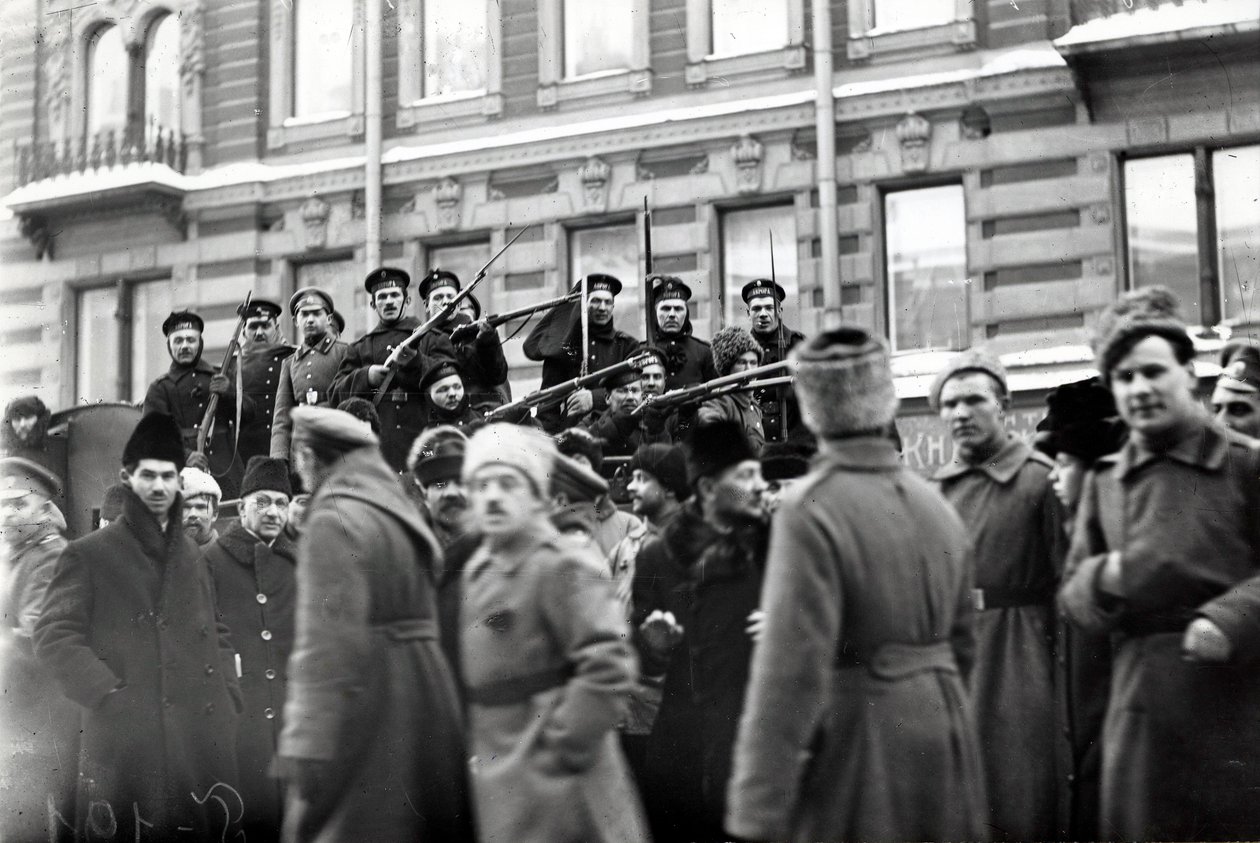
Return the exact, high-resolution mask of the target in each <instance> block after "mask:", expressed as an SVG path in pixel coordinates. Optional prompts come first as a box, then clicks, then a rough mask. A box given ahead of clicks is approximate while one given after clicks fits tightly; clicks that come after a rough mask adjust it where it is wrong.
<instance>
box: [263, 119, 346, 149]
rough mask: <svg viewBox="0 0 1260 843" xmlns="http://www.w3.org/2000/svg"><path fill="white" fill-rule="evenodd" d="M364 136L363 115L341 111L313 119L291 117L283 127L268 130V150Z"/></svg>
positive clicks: (273, 127)
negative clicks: (331, 139)
mask: <svg viewBox="0 0 1260 843" xmlns="http://www.w3.org/2000/svg"><path fill="white" fill-rule="evenodd" d="M362 134H363V115H362V114H351V113H349V112H345V111H340V112H334V113H331V114H325V115H314V116H312V117H290V118H288V119H286V120H285V121H284V123H283V124H282V125H279V126H272V127H271V128H270V129H268V130H267V148H268V149H284V148H285V147H287V146H290V145H292V144H299V143H308V142H311V141H321V140H328V139H330V138H352V137H356V136H358V135H362Z"/></svg>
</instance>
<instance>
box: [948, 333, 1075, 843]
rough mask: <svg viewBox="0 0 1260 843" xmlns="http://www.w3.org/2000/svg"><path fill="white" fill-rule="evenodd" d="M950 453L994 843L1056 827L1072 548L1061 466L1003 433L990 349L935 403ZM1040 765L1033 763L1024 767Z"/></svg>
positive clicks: (1001, 396) (955, 368)
mask: <svg viewBox="0 0 1260 843" xmlns="http://www.w3.org/2000/svg"><path fill="white" fill-rule="evenodd" d="M929 400H930V402H931V405H932V407H933V408H934V409H936V410H937V412H938V413H939V414H940V418H941V421H942V422H943V423H944V424H945V426H946V429H947V431H948V432H949V435H950V438H951V439H952V440H953V444H954V455H953V460H952V461H951V462H950V463H948V464H946V465H945V466H943V467H941V468H940V469H939V470H938V471H937V472H936V474H935V475H934V479H935V480H936V482H937V483H938V484H939V486H940V489H941V492H942V494H944V495H945V499H946V500H948V501H949V502H950V503H951V504H953V506H954V508H955V509H956V510H958V513H959V515H961V516H962V520H963V523H964V524H965V525H966V526H967V530H968V533H969V534H970V535H971V536H972V539H973V541H974V543H975V565H976V569H975V570H976V589H975V601H976V602H975V609H976V613H977V619H976V640H977V654H976V667H975V672H974V673H973V675H972V677H971V694H972V698H973V699H974V700H975V704H976V713H977V722H978V724H979V727H980V748H981V752H982V753H983V754H984V761H985V775H986V777H987V782H986V790H987V792H988V794H989V805H990V809H991V811H992V815H991V817H990V820H989V822H990V827H991V828H992V829H993V834H994V836H995V837H998V838H1004V839H1013V840H1033V839H1036V840H1044V839H1049V838H1051V837H1055V836H1057V835H1059V834H1061V833H1065V832H1064V831H1061V830H1060V829H1059V828H1058V819H1057V810H1058V800H1059V795H1058V792H1057V786H1058V784H1059V780H1058V777H1057V772H1056V769H1055V765H1054V757H1055V754H1054V749H1055V746H1054V740H1055V725H1056V724H1055V706H1054V700H1055V697H1054V653H1053V648H1052V647H1051V645H1050V641H1051V639H1050V638H1048V637H1047V631H1048V630H1051V629H1053V624H1054V611H1053V609H1054V606H1053V604H1054V589H1055V585H1056V582H1057V577H1058V571H1059V566H1060V564H1061V561H1062V554H1063V551H1064V546H1065V540H1064V534H1063V526H1062V518H1061V514H1060V509H1059V504H1058V500H1057V499H1056V498H1055V495H1054V490H1053V488H1052V487H1051V485H1050V480H1049V475H1050V470H1051V468H1053V463H1051V462H1050V460H1049V459H1048V458H1047V457H1046V456H1045V455H1043V454H1040V453H1038V452H1036V451H1034V450H1033V449H1032V448H1031V447H1030V446H1029V445H1028V444H1027V443H1026V442H1024V440H1023V439H1021V438H1019V437H1016V436H1014V435H1012V434H1011V433H1009V432H1008V431H1007V429H1006V414H1007V412H1008V411H1009V409H1010V394H1009V392H1008V390H1007V386H1006V370H1005V369H1004V368H1003V367H1002V364H1001V362H1000V361H999V360H998V359H997V358H996V357H995V356H994V355H992V354H989V353H987V352H986V351H984V350H979V349H977V350H973V351H968V352H964V353H962V354H959V355H957V356H956V357H955V358H954V359H953V360H951V361H950V363H949V364H948V365H947V366H946V367H945V368H944V369H943V370H942V371H941V372H940V373H939V374H937V376H936V379H935V381H934V382H933V384H932V388H931V393H930V394H929ZM1030 758H1037V759H1041V760H1040V761H1039V762H1038V763H1035V764H1030V763H1029V762H1028V759H1030Z"/></svg>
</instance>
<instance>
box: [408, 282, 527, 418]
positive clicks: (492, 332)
mask: <svg viewBox="0 0 1260 843" xmlns="http://www.w3.org/2000/svg"><path fill="white" fill-rule="evenodd" d="M460 289H461V286H460V282H459V276H457V275H456V274H455V273H453V272H450V271H449V270H445V269H433V270H430V271H429V274H428V275H426V276H425V277H424V280H423V281H421V282H420V287H419V292H420V298H421V299H423V300H424V303H425V308H426V310H427V311H428V318H430V319H432V318H433V317H435V316H437V315H438V314H440V313H441V312H442V310H443V308H445V307H446V306H447V305H448V304H450V303H451V302H452V301H454V299H455V297H456V296H457V295H458V294H459V292H460ZM464 301H467V297H465V299H464ZM476 309H477V315H475V316H474V315H471V314H469V313H466V312H465V311H463V310H462V309H457V310H456V311H455V313H453V314H452V315H451V317H450V318H449V319H447V320H446V321H445V322H443V323H441V324H439V325H438V326H437V330H439V331H441V332H442V333H444V334H446V336H447V337H448V338H450V340H451V343H452V345H453V346H454V348H455V360H456V362H458V363H459V369H460V374H461V375H462V376H463V381H464V389H465V391H466V392H467V394H468V404H469V406H470V407H472V408H473V410H474V411H476V413H477V414H478V415H485V413H486V412H487V411H489V410H493V409H494V408H495V407H498V406H501V405H502V404H503V401H504V399H503V395H504V390H505V389H506V386H507V377H508V364H507V358H506V357H504V356H503V345H502V343H501V341H500V340H499V332H498V330H496V329H495V328H493V327H492V326H491V325H490V323H489V322H486V321H485V320H482V319H481V316H480V310H481V307H480V305H479V304H478V305H477V308H476ZM456 329H461V330H459V333H458V334H456V333H454V332H455V331H456Z"/></svg>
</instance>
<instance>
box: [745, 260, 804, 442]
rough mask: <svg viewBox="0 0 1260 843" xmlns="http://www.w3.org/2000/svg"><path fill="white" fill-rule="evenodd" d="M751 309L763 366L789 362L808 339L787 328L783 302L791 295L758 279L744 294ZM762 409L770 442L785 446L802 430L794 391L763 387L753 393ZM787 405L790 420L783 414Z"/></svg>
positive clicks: (750, 284)
mask: <svg viewBox="0 0 1260 843" xmlns="http://www.w3.org/2000/svg"><path fill="white" fill-rule="evenodd" d="M740 297H741V298H743V300H744V304H745V305H746V306H747V308H748V321H749V328H750V329H751V330H752V335H753V338H754V339H755V340H757V344H758V345H760V346H761V363H762V365H763V366H764V365H767V364H770V363H778V362H779V361H780V360H785V359H787V353H788V352H789V351H791V350H792V349H793V348H795V347H796V346H797V344H798V343H800V342H803V341H804V339H805V335H804V334H802V333H801V332H800V331H797V330H794V329H792V328H789V327H788V326H787V325H785V324H783V300H784V299H785V298H787V291H786V290H784V289H783V288H782V287H781V286H779V285H778V284H776V283H774V282H773V281H771V280H770V279H768V278H755V279H753V280H752V281H749V282H748V283H747V284H745V285H744V287H743V289H742V290H740ZM753 398H754V399H755V400H756V402H757V403H758V404H759V405H760V406H761V416H762V424H763V426H764V427H765V431H766V441H767V442H783V441H785V440H786V439H787V438H788V437H789V436H790V435H791V433H792V432H793V431H796V430H797V429H798V428H799V426H800V421H801V419H800V408H799V406H798V405H797V403H796V393H795V392H793V390H792V387H791V386H789V385H787V384H784V385H782V386H772V387H763V388H761V389H757V390H755V391H754V392H753ZM784 405H786V409H787V416H786V417H783V415H782V411H783V408H784Z"/></svg>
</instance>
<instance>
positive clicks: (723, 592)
mask: <svg viewBox="0 0 1260 843" xmlns="http://www.w3.org/2000/svg"><path fill="white" fill-rule="evenodd" d="M685 451H686V459H687V478H688V481H689V482H690V485H691V487H692V488H693V489H694V490H695V495H694V497H693V498H692V499H691V500H690V501H688V502H687V503H686V504H685V505H684V506H683V507H682V509H681V510H680V511H679V513H678V515H677V516H676V517H675V518H674V519H673V520H672V521H670V522H669V523H668V524H667V525H666V526H665V528H664V530H663V532H662V534H661V537H660V539H650V540H649V541H648V542H647V543H645V544H644V546H643V549H642V550H641V551H640V552H639V558H638V562H637V565H636V571H635V587H634V593H633V598H632V600H633V610H632V613H631V626H632V628H634V629H636V630H637V634H636V640H637V643H638V644H639V650H640V655H641V658H642V662H643V672H644V674H645V675H653V674H655V675H659V674H660V673H662V672H663V673H664V674H665V678H664V685H663V690H662V698H661V703H660V709H659V711H658V712H657V715H656V721H655V723H654V725H653V727H652V732H651V734H650V736H649V737H648V741H647V748H646V758H645V761H644V770H643V779H644V790H645V793H644V796H645V801H646V803H647V806H648V816H649V818H650V820H651V822H652V832H653V836H654V837H655V838H656V839H658V840H698V841H720V840H727V839H728V837H727V835H726V834H725V833H724V832H723V830H722V818H723V816H724V815H725V811H726V786H727V781H728V779H729V777H730V771H731V752H732V750H733V748H734V744H735V733H736V728H737V727H738V725H739V716H740V711H741V710H742V709H743V705H744V689H745V686H746V685H747V684H748V667H749V662H750V659H751V657H752V649H753V639H752V637H751V635H750V634H749V632H748V630H747V627H748V623H749V616H750V615H751V614H752V613H753V612H754V611H756V610H757V607H758V605H759V603H760V596H761V583H762V574H763V572H764V570H765V561H766V547H767V542H768V540H769V523H768V521H767V518H766V512H765V508H764V506H763V505H762V493H763V492H764V491H765V488H766V486H765V481H764V480H763V479H762V477H761V464H760V463H759V462H758V461H757V453H756V451H754V450H753V448H752V445H751V443H749V441H748V438H747V436H746V435H745V433H744V429H743V427H742V426H741V425H739V424H738V423H735V422H718V423H715V424H710V425H700V426H699V427H697V428H696V429H695V431H694V432H693V434H692V438H691V439H690V440H689V442H688V444H687V446H686V448H685Z"/></svg>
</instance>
